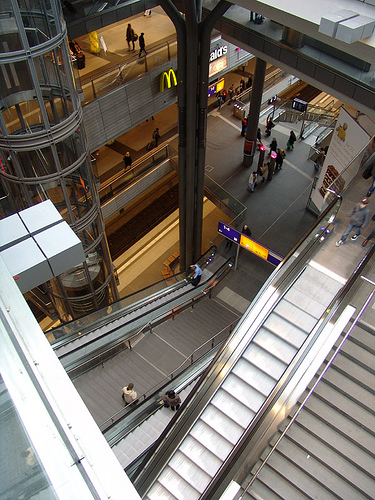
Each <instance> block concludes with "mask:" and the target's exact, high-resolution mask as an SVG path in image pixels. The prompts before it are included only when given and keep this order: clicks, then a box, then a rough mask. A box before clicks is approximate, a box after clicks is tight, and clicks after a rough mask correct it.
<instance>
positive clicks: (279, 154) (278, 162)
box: [275, 149, 285, 170]
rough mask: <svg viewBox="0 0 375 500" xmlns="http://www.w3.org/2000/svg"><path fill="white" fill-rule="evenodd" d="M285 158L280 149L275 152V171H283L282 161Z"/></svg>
mask: <svg viewBox="0 0 375 500" xmlns="http://www.w3.org/2000/svg"><path fill="white" fill-rule="evenodd" d="M284 158H285V153H284V151H283V150H282V149H278V150H277V156H276V160H275V166H276V170H282V169H283V161H284Z"/></svg>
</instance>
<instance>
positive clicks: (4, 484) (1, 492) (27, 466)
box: [0, 379, 57, 499]
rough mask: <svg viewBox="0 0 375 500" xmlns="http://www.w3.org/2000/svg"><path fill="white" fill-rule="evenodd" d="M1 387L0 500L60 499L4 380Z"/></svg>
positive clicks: (0, 381)
mask: <svg viewBox="0 0 375 500" xmlns="http://www.w3.org/2000/svg"><path fill="white" fill-rule="evenodd" d="M0 383H1V394H2V400H1V401H2V403H1V414H2V418H1V425H0V432H1V447H0V448H1V454H0V456H1V464H2V465H1V482H0V498H4V499H8V498H9V499H11V498H14V499H21V498H36V497H37V496H39V495H40V496H41V497H42V496H44V497H45V498H51V499H54V498H57V497H56V496H55V494H54V490H53V488H52V486H51V484H50V481H49V479H48V476H47V474H46V473H45V471H44V468H43V465H42V464H41V462H40V460H39V458H38V456H37V454H36V453H35V451H34V448H33V446H32V444H31V442H30V440H29V437H28V435H27V434H26V431H25V428H24V425H23V424H22V422H21V420H20V417H19V415H18V413H17V410H16V408H15V407H14V405H13V401H12V400H11V398H10V395H9V393H8V390H7V388H6V387H5V384H4V383H3V381H2V380H1V379H0ZM10 458H11V460H10ZM34 495H35V497H34Z"/></svg>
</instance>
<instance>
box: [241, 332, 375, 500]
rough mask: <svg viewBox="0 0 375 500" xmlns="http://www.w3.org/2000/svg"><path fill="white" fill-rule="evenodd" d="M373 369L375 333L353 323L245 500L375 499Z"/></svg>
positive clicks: (374, 381) (374, 386) (374, 370)
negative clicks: (346, 336)
mask: <svg viewBox="0 0 375 500" xmlns="http://www.w3.org/2000/svg"><path fill="white" fill-rule="evenodd" d="M374 367H375V333H374V332H372V333H369V332H368V331H366V329H363V328H361V327H360V326H358V325H357V326H356V327H355V329H354V330H353V332H352V333H351V336H350V337H349V338H348V339H347V340H346V342H345V344H344V345H343V347H342V349H341V352H340V354H339V355H338V356H337V357H336V359H335V360H334V362H333V364H332V365H331V367H330V368H329V369H328V371H327V373H326V374H325V376H324V378H323V379H322V380H321V381H320V383H319V384H318V386H317V388H316V389H315V391H314V393H313V394H312V395H311V396H310V398H309V399H308V401H307V403H306V405H305V408H304V409H303V410H302V412H301V413H300V415H299V416H298V417H297V419H296V420H295V422H294V423H293V425H292V426H291V428H290V429H289V430H288V432H287V433H286V435H285V436H284V437H283V439H282V440H281V442H280V443H279V445H278V446H277V448H276V449H275V451H274V453H273V454H272V455H271V457H270V459H269V460H268V462H267V464H266V465H265V466H264V468H263V469H262V471H261V472H260V474H259V476H258V477H257V479H256V480H255V481H254V483H253V485H252V486H251V488H250V489H249V492H248V493H247V494H246V495H245V496H244V498H245V499H256V500H259V499H261V498H262V499H263V498H264V499H267V500H274V499H275V500H276V499H277V500H279V499H281V498H283V499H284V498H285V499H292V498H293V499H296V500H299V499H307V498H308V499H310V498H314V499H315V498H324V499H327V500H330V499H332V500H333V499H337V498H340V499H347V500H355V499H361V500H362V499H374V498H375V416H374V415H375V369H374ZM312 383H313V382H312ZM290 418H291V417H290V416H289V419H290ZM277 437H278V435H276V436H275V437H274V440H273V441H272V442H273V443H274V442H275V440H276V439H277ZM266 452H268V450H266ZM265 454H266V453H264V455H263V457H264V456H265ZM263 457H262V458H263ZM261 463H262V459H261V460H260V461H259V462H258V463H257V464H256V466H255V467H254V469H253V471H252V473H255V471H256V470H257V469H258V467H259V465H260V464H261Z"/></svg>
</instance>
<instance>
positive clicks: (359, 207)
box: [336, 198, 370, 247]
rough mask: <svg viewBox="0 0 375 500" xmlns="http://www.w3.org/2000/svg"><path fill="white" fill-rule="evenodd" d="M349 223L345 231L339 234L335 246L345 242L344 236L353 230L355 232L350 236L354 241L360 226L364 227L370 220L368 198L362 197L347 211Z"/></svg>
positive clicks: (359, 231)
mask: <svg viewBox="0 0 375 500" xmlns="http://www.w3.org/2000/svg"><path fill="white" fill-rule="evenodd" d="M349 217H350V221H349V225H348V227H347V229H346V231H345V233H344V234H343V235H342V236H341V238H340V239H339V241H337V242H336V246H337V247H339V246H340V245H343V244H344V243H345V240H346V238H347V237H348V236H349V234H350V233H351V232H352V231H353V230H354V231H355V233H354V234H353V236H352V237H351V239H352V240H353V241H355V240H356V239H357V238H358V236H360V234H361V227H362V228H365V227H366V226H367V224H368V223H369V221H370V210H369V208H368V198H363V200H362V201H360V202H359V203H357V204H356V205H355V207H354V208H353V209H352V210H351V211H350V212H349Z"/></svg>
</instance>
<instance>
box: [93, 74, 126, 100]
mask: <svg viewBox="0 0 375 500" xmlns="http://www.w3.org/2000/svg"><path fill="white" fill-rule="evenodd" d="M122 84H123V80H122V74H121V71H120V70H119V69H115V70H113V71H109V72H108V73H106V74H104V75H102V76H99V77H98V78H95V80H93V85H94V92H95V96H96V97H100V96H102V95H104V94H107V93H108V92H110V91H111V90H114V89H116V88H118V87H119V86H120V85H122Z"/></svg>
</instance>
